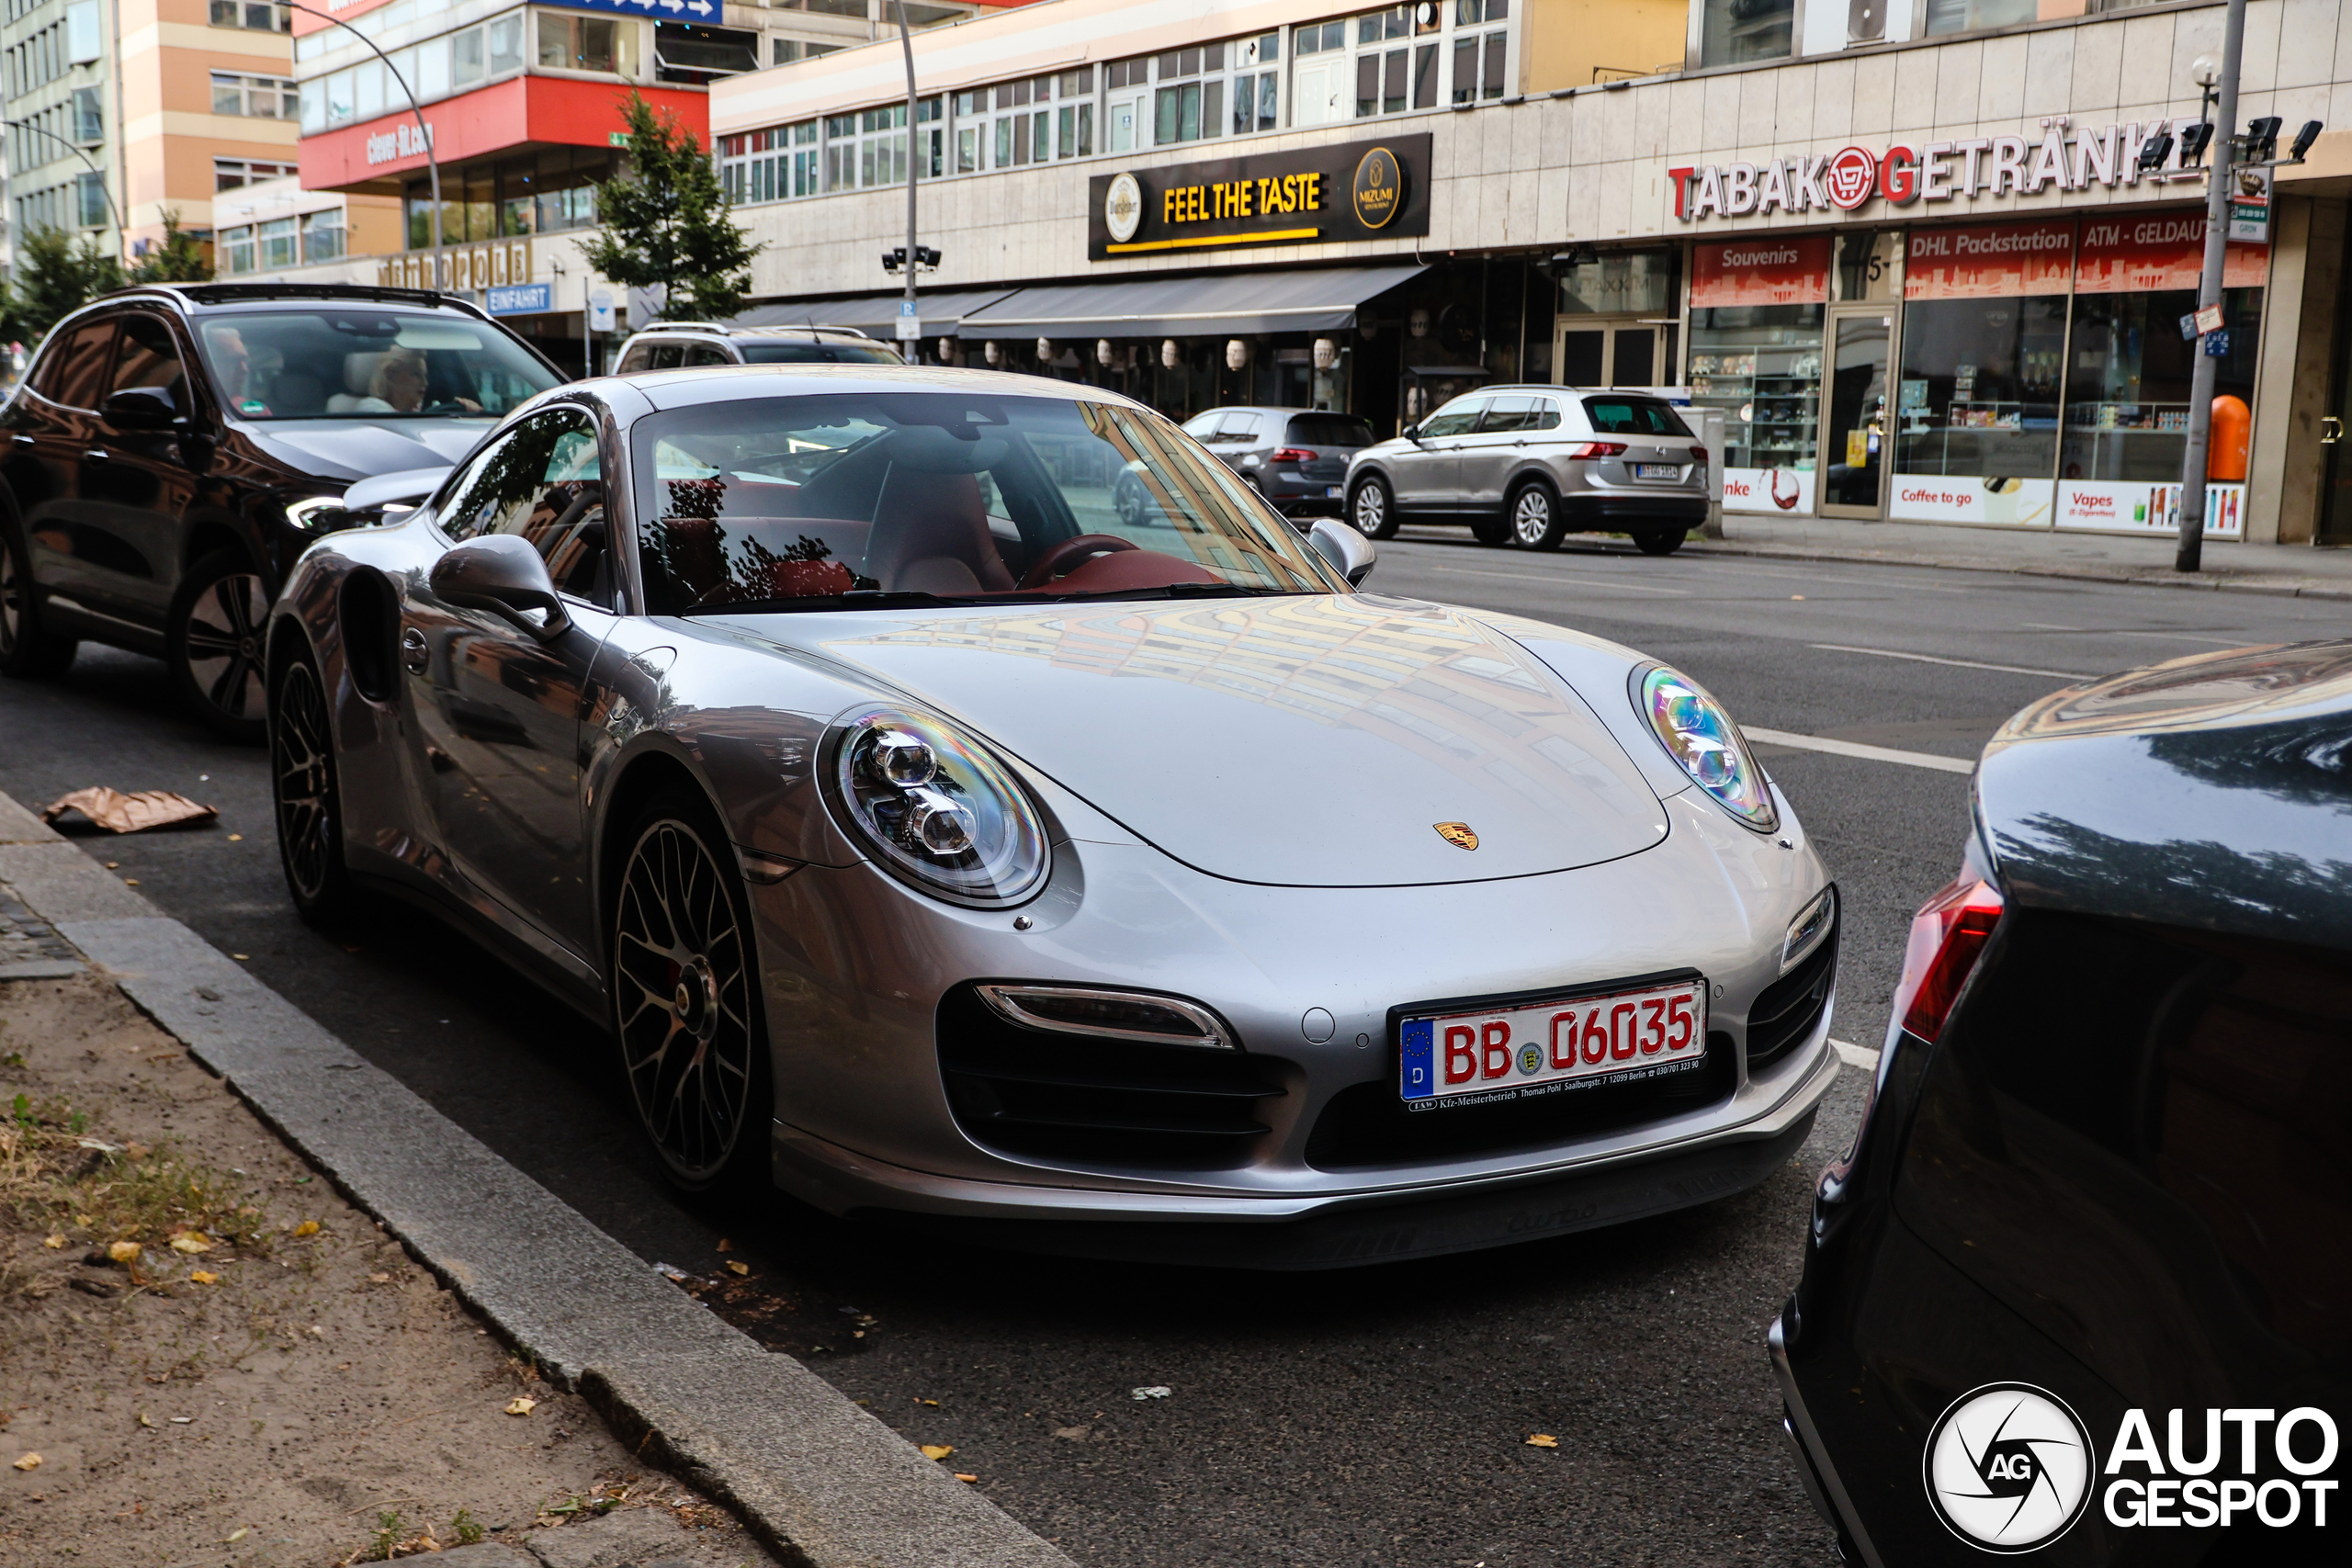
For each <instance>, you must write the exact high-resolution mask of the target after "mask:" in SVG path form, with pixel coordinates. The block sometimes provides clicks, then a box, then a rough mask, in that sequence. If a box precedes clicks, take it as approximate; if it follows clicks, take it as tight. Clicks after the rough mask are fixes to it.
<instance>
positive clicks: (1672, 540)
mask: <svg viewBox="0 0 2352 1568" xmlns="http://www.w3.org/2000/svg"><path fill="white" fill-rule="evenodd" d="M1690 532H1691V530H1690V529H1688V528H1672V527H1668V528H1636V529H1634V548H1635V549H1637V550H1639V551H1641V552H1642V554H1644V555H1645V556H1670V555H1672V554H1673V553H1674V552H1675V551H1677V550H1679V549H1680V548H1681V547H1682V541H1683V539H1684V537H1685V536H1688V535H1689V534H1690Z"/></svg>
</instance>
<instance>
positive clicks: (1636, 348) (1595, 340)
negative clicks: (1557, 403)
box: [1552, 316, 1664, 387]
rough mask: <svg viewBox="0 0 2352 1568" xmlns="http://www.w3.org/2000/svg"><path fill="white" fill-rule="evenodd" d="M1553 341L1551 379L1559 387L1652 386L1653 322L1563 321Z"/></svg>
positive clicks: (1657, 379)
mask: <svg viewBox="0 0 2352 1568" xmlns="http://www.w3.org/2000/svg"><path fill="white" fill-rule="evenodd" d="M1558 330H1559V335H1558V337H1557V338H1556V339H1555V341H1554V344H1553V352H1552V363H1553V364H1554V365H1555V367H1558V375H1557V376H1556V377H1555V379H1556V380H1557V381H1558V383H1559V384H1560V385H1561V386H1563V387H1656V386H1659V385H1662V384H1663V380H1664V378H1663V375H1662V373H1661V372H1660V371H1659V369H1658V340H1659V337H1660V335H1661V334H1660V333H1659V331H1658V326H1657V322H1655V321H1622V322H1621V321H1599V322H1596V321H1593V320H1592V319H1591V318H1590V317H1589V316H1588V317H1584V318H1582V319H1580V320H1577V321H1575V324H1573V325H1570V324H1568V323H1567V322H1566V321H1563V322H1562V323H1561V324H1560V327H1559V329H1558Z"/></svg>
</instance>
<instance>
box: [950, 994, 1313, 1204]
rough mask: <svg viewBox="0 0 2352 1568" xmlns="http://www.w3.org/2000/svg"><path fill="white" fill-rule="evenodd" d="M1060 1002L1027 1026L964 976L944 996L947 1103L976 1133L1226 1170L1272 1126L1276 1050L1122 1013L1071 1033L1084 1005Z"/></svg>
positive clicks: (1039, 1149) (1004, 1141)
mask: <svg viewBox="0 0 2352 1568" xmlns="http://www.w3.org/2000/svg"><path fill="white" fill-rule="evenodd" d="M1029 999H1035V991H1034V990H1033V991H1031V992H1030V997H1029ZM1181 1005H1182V1008H1183V1009H1184V1010H1187V1011H1191V1012H1196V1013H1197V1014H1198V1015H1199V1016H1201V1017H1204V1018H1209V1019H1213V1018H1214V1015H1211V1014H1208V1013H1207V1012H1206V1010H1202V1009H1197V1008H1196V1007H1195V1006H1194V1004H1190V1003H1185V1004H1181ZM1094 1010H1095V1011H1103V1010H1101V1009H1094ZM1057 1012H1058V1013H1059V1015H1060V1016H1057V1017H1056V1018H1055V1019H1054V1020H1053V1021H1052V1023H1051V1024H1049V1025H1047V1026H1046V1027H1042V1028H1040V1027H1027V1026H1024V1025H1023V1024H1021V1023H1019V1022H1016V1021H1014V1018H1013V1017H1008V1016H1006V1014H1005V1013H1002V1012H1000V1011H998V1010H996V1009H994V1008H991V1007H990V1006H989V1005H988V1004H987V1003H986V1002H984V1001H982V1000H981V998H980V996H979V994H978V989H977V988H976V987H971V986H959V987H956V989H955V990H953V991H951V992H949V993H948V994H947V996H946V998H945V999H944V1000H943V1001H942V1002H941V1003H940V1006H939V1069H940V1074H941V1076H942V1077H943V1078H944V1080H945V1082H946V1086H947V1103H948V1108H949V1109H950V1110H951V1111H954V1112H955V1116H956V1125H957V1126H959V1127H961V1128H962V1129H963V1130H964V1133H965V1134H966V1135H967V1137H969V1138H970V1139H971V1140H972V1141H973V1142H974V1143H977V1144H980V1145H985V1146H986V1147H989V1148H992V1149H997V1150H1000V1151H1001V1152H1003V1153H1005V1154H1009V1155H1016V1156H1023V1157H1025V1158H1031V1159H1045V1160H1054V1161H1057V1162H1066V1163H1069V1164H1075V1165H1116V1166H1122V1167H1125V1168H1144V1169H1160V1170H1227V1169H1231V1168H1234V1167H1236V1166H1239V1165H1244V1164H1247V1163H1248V1162H1249V1160H1250V1156H1252V1154H1253V1153H1254V1152H1255V1151H1256V1149H1257V1147H1258V1145H1259V1142H1260V1140H1261V1139H1262V1138H1264V1137H1265V1135H1266V1134H1267V1132H1268V1131H1269V1126H1268V1122H1267V1120H1266V1117H1265V1113H1264V1112H1265V1107H1264V1104H1263V1102H1265V1101H1267V1100H1273V1099H1277V1098H1279V1097H1281V1096H1282V1095H1283V1094H1284V1093H1285V1092H1287V1090H1286V1089H1285V1088H1284V1084H1283V1068H1282V1066H1281V1064H1279V1063H1277V1062H1275V1061H1273V1060H1272V1059H1271V1058H1268V1057H1264V1056H1253V1055H1250V1054H1249V1053H1247V1052H1244V1051H1238V1050H1235V1049H1232V1048H1230V1047H1225V1046H1210V1045H1202V1044H1159V1043H1151V1042H1148V1041H1147V1040H1144V1039H1139V1038H1137V1034H1138V1031H1137V1030H1136V1028H1135V1027H1134V1025H1135V1021H1134V1020H1131V1019H1128V1018H1125V1017H1120V1018H1118V1019H1116V1020H1115V1021H1106V1028H1107V1029H1109V1030H1110V1031H1112V1032H1106V1033H1104V1034H1102V1035H1088V1034H1084V1033H1080V1032H1073V1023H1074V1021H1076V1020H1077V1019H1078V1018H1079V1017H1081V1016H1083V1013H1084V1010H1079V1009H1075V1008H1073V1009H1057ZM1016 1016H1017V1014H1016ZM1041 1021H1042V1020H1041ZM1123 1026H1124V1027H1123Z"/></svg>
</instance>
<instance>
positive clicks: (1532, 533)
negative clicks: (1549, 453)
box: [1504, 479, 1568, 550]
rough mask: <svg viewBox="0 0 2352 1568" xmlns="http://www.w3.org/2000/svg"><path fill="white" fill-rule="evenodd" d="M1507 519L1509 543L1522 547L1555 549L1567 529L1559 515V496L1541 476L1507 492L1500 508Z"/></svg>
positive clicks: (1528, 548) (1565, 522)
mask: <svg viewBox="0 0 2352 1568" xmlns="http://www.w3.org/2000/svg"><path fill="white" fill-rule="evenodd" d="M1504 511H1505V513H1507V514H1508V515H1509V517H1510V542H1511V543H1512V544H1514V545H1517V546H1518V547H1520V548H1521V549H1522V550H1556V549H1558V548H1559V547H1560V538H1561V536H1562V535H1564V534H1566V532H1567V531H1568V525H1567V520H1566V518H1564V517H1562V516H1561V515H1560V498H1559V497H1557V496H1555V495H1554V494H1553V493H1552V487H1551V486H1550V485H1547V484H1545V483H1544V481H1543V480H1542V479H1530V480H1528V481H1527V482H1526V483H1525V484H1523V485H1521V486H1520V487H1519V488H1518V489H1517V490H1515V491H1512V492H1511V497H1510V504H1509V505H1508V506H1507V507H1505V508H1504Z"/></svg>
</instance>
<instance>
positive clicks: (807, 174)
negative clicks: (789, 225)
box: [718, 100, 936, 205]
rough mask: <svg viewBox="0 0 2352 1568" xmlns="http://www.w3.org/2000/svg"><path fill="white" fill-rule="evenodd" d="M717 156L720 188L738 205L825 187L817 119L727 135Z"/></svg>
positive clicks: (799, 194) (809, 193)
mask: <svg viewBox="0 0 2352 1568" xmlns="http://www.w3.org/2000/svg"><path fill="white" fill-rule="evenodd" d="M933 101H934V102H935V101H936V100H933ZM718 156H719V165H718V177H719V187H720V189H721V190H722V191H723V192H724V193H725V194H726V197H727V199H728V200H729V201H730V202H733V203H736V204H738V205H741V204H743V203H746V202H754V201H784V200H786V199H789V198H791V197H803V196H815V195H816V194H817V193H818V192H819V191H820V190H821V189H822V188H823V186H822V184H821V183H820V180H819V178H818V152H817V122H816V121H815V120H813V119H809V120H803V121H801V122H800V123H799V124H798V125H780V126H777V127H775V129H773V130H754V131H752V132H749V133H748V134H745V135H742V136H729V137H726V138H724V139H722V140H721V141H720V142H719V149H718Z"/></svg>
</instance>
